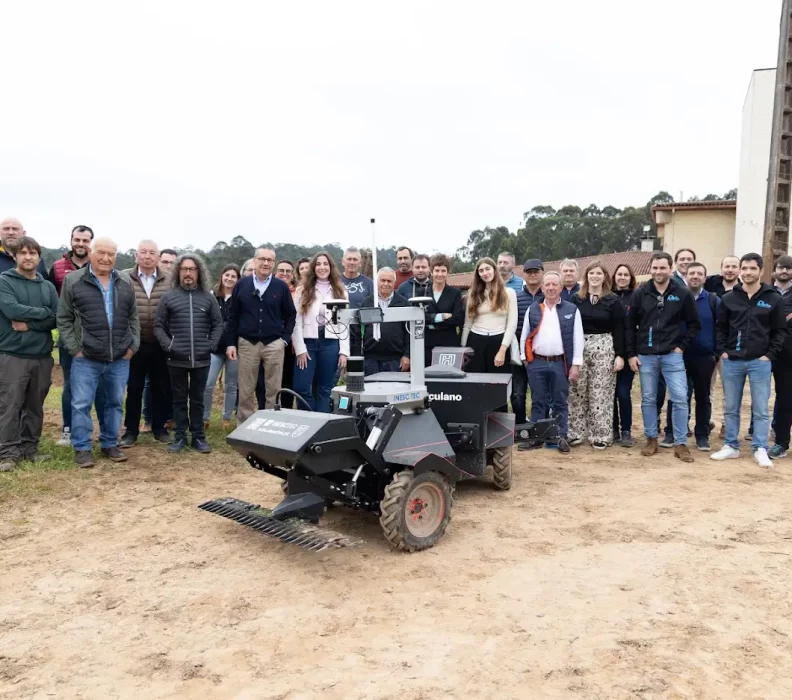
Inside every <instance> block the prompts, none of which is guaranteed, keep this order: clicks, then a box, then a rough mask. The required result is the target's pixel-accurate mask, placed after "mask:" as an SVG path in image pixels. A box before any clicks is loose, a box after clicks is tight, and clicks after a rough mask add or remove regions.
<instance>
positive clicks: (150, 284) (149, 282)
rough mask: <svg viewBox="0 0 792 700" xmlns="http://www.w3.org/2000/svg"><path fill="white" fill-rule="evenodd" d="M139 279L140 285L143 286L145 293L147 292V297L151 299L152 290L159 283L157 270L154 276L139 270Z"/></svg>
mask: <svg viewBox="0 0 792 700" xmlns="http://www.w3.org/2000/svg"><path fill="white" fill-rule="evenodd" d="M138 279H139V280H140V284H141V285H143V291H144V292H146V296H147V297H148V298H149V299H151V290H152V289H154V283H155V282H156V281H157V268H156V267H155V268H154V274H152V275H147V274H146V273H145V272H143V270H141V269H140V268H138Z"/></svg>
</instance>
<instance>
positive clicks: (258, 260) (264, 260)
mask: <svg viewBox="0 0 792 700" xmlns="http://www.w3.org/2000/svg"><path fill="white" fill-rule="evenodd" d="M256 262H269V263H274V262H275V258H256Z"/></svg>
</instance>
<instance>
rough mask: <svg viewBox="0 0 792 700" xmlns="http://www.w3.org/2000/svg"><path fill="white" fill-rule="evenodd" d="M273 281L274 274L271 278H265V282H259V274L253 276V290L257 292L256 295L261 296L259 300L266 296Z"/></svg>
mask: <svg viewBox="0 0 792 700" xmlns="http://www.w3.org/2000/svg"><path fill="white" fill-rule="evenodd" d="M271 281H272V274H270V275H269V277H265V278H264V280H263V281H262V280H259V278H258V275H257V274H255V273H254V274H253V288H254V289H255V290H256V294H258V295H259V298H261V297H263V296H264V293H265V292H266V291H267V287H269V285H270V282H271Z"/></svg>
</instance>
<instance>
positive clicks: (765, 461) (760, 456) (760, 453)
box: [754, 447, 773, 469]
mask: <svg viewBox="0 0 792 700" xmlns="http://www.w3.org/2000/svg"><path fill="white" fill-rule="evenodd" d="M754 460H755V461H756V463H757V464H758V465H759V466H760V467H764V468H765V469H770V468H771V467H772V466H773V463H772V462H771V461H770V457H768V456H767V450H766V449H765V448H764V447H758V448H756V450H754Z"/></svg>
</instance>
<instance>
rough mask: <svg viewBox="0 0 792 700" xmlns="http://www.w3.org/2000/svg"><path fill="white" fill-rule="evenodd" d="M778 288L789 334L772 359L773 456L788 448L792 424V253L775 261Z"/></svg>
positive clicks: (770, 452)
mask: <svg viewBox="0 0 792 700" xmlns="http://www.w3.org/2000/svg"><path fill="white" fill-rule="evenodd" d="M775 288H776V289H777V290H778V293H779V294H780V295H781V298H782V299H783V300H784V314H785V315H786V322H787V333H786V337H785V338H784V347H783V349H782V350H781V353H780V355H779V356H778V357H777V358H776V359H775V361H774V362H773V378H774V379H775V392H776V400H775V411H774V417H775V445H773V446H772V447H771V448H770V451H769V452H768V456H769V457H770V459H781V458H782V457H786V456H787V450H789V434H790V428H791V427H792V256H789V255H782V256H781V257H780V258H778V260H776V264H775Z"/></svg>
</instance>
